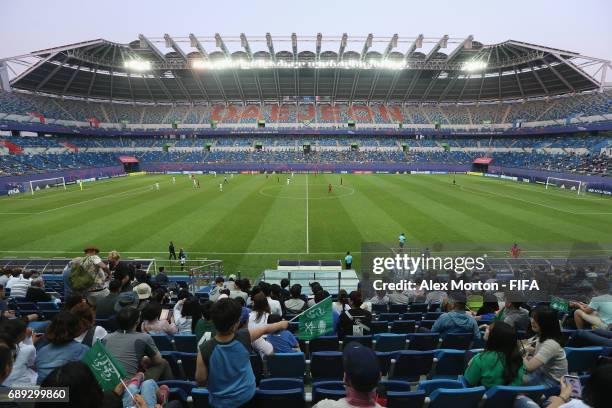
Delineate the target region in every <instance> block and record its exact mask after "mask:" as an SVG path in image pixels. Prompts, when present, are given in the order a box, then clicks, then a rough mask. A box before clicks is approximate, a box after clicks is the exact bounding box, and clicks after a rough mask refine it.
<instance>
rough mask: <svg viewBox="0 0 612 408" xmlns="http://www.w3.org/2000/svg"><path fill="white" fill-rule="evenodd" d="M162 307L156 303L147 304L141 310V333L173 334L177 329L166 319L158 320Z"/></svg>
mask: <svg viewBox="0 0 612 408" xmlns="http://www.w3.org/2000/svg"><path fill="white" fill-rule="evenodd" d="M161 313H162V307H161V305H160V304H159V303H157V302H149V303H148V304H147V305H146V306H145V307H144V308H143V309H142V315H141V316H142V324H141V325H140V329H141V330H142V332H143V333H149V334H164V333H165V334H175V333H177V332H178V328H177V327H176V325H175V324H174V323H171V322H169V321H168V319H163V320H160V317H161Z"/></svg>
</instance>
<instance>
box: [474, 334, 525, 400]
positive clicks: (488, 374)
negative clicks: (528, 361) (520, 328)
mask: <svg viewBox="0 0 612 408" xmlns="http://www.w3.org/2000/svg"><path fill="white" fill-rule="evenodd" d="M484 339H485V341H486V343H485V347H484V351H483V352H481V353H478V354H476V355H475V356H474V358H472V360H470V363H469V365H468V367H467V369H466V370H465V374H464V378H465V380H466V381H467V382H468V384H469V385H470V386H471V387H477V386H480V385H483V386H485V387H487V388H491V387H493V386H495V385H515V386H519V385H521V384H522V383H523V375H524V374H525V367H523V360H522V358H521V353H520V352H519V349H518V343H517V337H516V331H515V330H514V328H513V327H512V326H510V325H509V324H507V323H504V322H493V323H491V324H490V325H489V326H488V327H487V329H486V331H485V334H484Z"/></svg>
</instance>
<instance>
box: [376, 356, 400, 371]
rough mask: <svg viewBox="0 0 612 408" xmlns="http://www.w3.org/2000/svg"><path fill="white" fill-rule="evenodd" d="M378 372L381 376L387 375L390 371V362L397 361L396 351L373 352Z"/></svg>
mask: <svg viewBox="0 0 612 408" xmlns="http://www.w3.org/2000/svg"><path fill="white" fill-rule="evenodd" d="M375 353H376V358H377V359H378V364H379V365H380V372H381V374H382V375H387V374H388V373H389V370H390V369H391V360H392V359H397V353H398V352H397V351H375Z"/></svg>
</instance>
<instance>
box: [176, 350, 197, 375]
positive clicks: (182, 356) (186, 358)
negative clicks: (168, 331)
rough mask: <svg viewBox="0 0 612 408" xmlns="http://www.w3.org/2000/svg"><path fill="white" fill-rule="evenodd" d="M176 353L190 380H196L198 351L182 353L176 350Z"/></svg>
mask: <svg viewBox="0 0 612 408" xmlns="http://www.w3.org/2000/svg"><path fill="white" fill-rule="evenodd" d="M174 355H175V356H176V358H177V359H179V360H180V361H181V366H182V367H183V371H184V372H185V377H187V379H188V380H189V381H194V380H195V372H196V359H197V357H198V353H181V352H178V351H177V352H174Z"/></svg>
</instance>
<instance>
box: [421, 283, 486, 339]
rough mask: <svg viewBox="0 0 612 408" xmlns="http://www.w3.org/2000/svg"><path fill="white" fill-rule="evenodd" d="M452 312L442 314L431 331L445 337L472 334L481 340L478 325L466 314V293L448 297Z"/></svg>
mask: <svg viewBox="0 0 612 408" xmlns="http://www.w3.org/2000/svg"><path fill="white" fill-rule="evenodd" d="M448 303H449V306H450V307H451V310H450V311H449V312H447V313H444V314H442V315H441V316H440V317H438V319H437V320H436V321H435V323H434V324H433V326H432V328H431V331H432V332H436V333H440V336H442V337H444V336H446V335H447V334H449V333H472V334H473V335H474V339H479V338H480V330H479V329H478V323H477V322H476V319H474V318H473V317H472V316H471V315H470V314H468V313H466V310H465V303H466V298H465V294H464V293H460V292H457V293H454V294H453V295H452V296H449V297H448Z"/></svg>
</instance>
